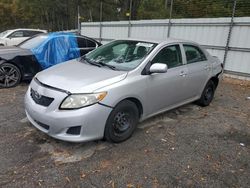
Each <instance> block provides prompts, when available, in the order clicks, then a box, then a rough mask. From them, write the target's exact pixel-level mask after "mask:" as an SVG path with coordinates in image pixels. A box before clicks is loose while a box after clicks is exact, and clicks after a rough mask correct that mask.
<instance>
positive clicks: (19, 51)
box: [0, 46, 32, 60]
mask: <svg viewBox="0 0 250 188" xmlns="http://www.w3.org/2000/svg"><path fill="white" fill-rule="evenodd" d="M31 54H32V52H31V51H30V50H27V49H23V48H19V47H16V46H3V47H0V58H3V59H7V60H9V59H12V58H14V57H16V56H17V55H22V56H26V55H31Z"/></svg>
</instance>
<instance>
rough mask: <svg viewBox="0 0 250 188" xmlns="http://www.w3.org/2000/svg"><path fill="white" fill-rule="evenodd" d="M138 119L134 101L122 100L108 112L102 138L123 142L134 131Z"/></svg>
mask: <svg viewBox="0 0 250 188" xmlns="http://www.w3.org/2000/svg"><path fill="white" fill-rule="evenodd" d="M138 121H139V111H138V108H137V106H136V105H135V103H133V102H131V101H129V100H124V101H122V102H120V103H119V104H118V105H117V106H116V107H115V108H114V109H113V110H112V112H111V113H110V115H109V117H108V120H107V123H106V126H105V131H104V139H106V140H107V141H109V142H115V143H119V142H123V141H125V140H127V139H128V138H130V137H131V136H132V134H133V133H134V131H135V129H136V126H137V124H138Z"/></svg>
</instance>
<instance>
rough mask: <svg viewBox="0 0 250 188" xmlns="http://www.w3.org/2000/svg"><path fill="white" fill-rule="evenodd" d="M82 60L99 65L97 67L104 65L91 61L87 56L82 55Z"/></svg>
mask: <svg viewBox="0 0 250 188" xmlns="http://www.w3.org/2000/svg"><path fill="white" fill-rule="evenodd" d="M82 60H84V61H85V62H87V63H88V64H90V65H94V66H97V67H101V66H102V65H100V64H99V63H96V62H93V61H91V60H90V59H88V58H86V57H85V56H82V57H81V59H80V61H82Z"/></svg>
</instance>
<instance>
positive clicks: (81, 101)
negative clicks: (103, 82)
mask: <svg viewBox="0 0 250 188" xmlns="http://www.w3.org/2000/svg"><path fill="white" fill-rule="evenodd" d="M106 95H107V92H101V93H93V94H72V95H69V96H68V97H67V98H65V99H64V100H63V102H62V104H61V105H60V109H65V110H70V109H79V108H83V107H86V106H90V105H93V104H96V103H98V102H100V101H102V100H103V99H104V98H105V97H106Z"/></svg>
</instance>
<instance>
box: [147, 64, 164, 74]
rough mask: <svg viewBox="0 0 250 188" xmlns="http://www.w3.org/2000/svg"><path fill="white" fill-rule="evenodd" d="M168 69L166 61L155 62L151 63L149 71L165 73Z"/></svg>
mask: <svg viewBox="0 0 250 188" xmlns="http://www.w3.org/2000/svg"><path fill="white" fill-rule="evenodd" d="M167 71H168V66H167V65H166V64H164V63H154V64H153V65H151V67H150V69H149V72H150V73H151V74H152V73H165V72H167Z"/></svg>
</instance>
